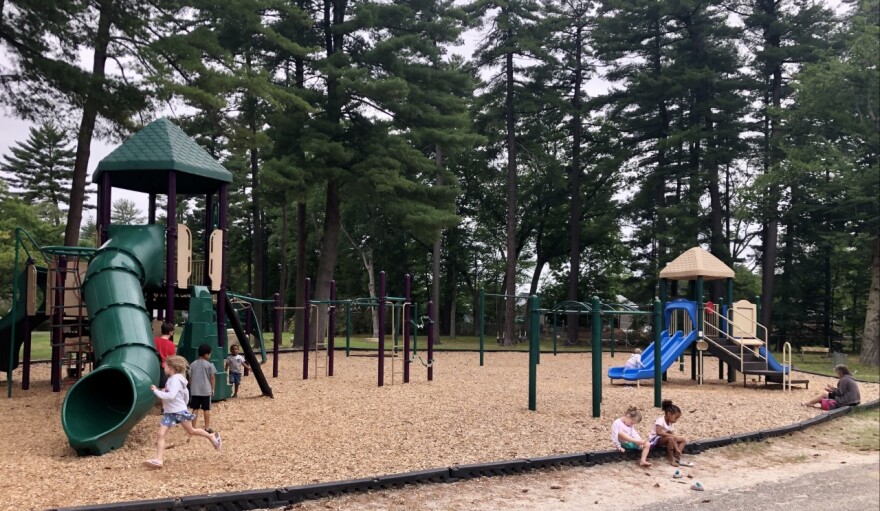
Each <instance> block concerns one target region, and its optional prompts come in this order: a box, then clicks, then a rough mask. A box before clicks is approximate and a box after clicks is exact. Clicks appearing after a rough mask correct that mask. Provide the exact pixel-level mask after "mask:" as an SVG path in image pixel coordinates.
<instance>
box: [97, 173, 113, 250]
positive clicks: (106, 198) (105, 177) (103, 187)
mask: <svg viewBox="0 0 880 511" xmlns="http://www.w3.org/2000/svg"><path fill="white" fill-rule="evenodd" d="M99 190H100V192H101V199H100V202H99V203H98V215H97V216H98V228H99V229H100V230H101V232H100V234H99V235H98V245H103V244H104V243H106V242H107V239H108V234H107V228H108V227H110V210H111V208H112V205H113V197H112V196H113V191H112V190H113V188H112V187H111V185H110V173H109V172H104V173H103V174H101V183H100V187H99Z"/></svg>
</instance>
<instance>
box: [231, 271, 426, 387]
mask: <svg viewBox="0 0 880 511" xmlns="http://www.w3.org/2000/svg"><path fill="white" fill-rule="evenodd" d="M386 284H387V277H386V274H385V272H384V271H382V272H379V296H377V297H368V298H353V299H338V298H337V296H336V281H335V280H332V281H330V296H329V299H327V300H316V299H312V297H311V296H312V293H311V288H312V286H311V279H308V278H307V279H306V282H305V297H306V299H305V303H304V304H303V305H302V306H284V305H283V304H282V301H281V297H280V295H278V294H277V293H276V294H275V297H274V299H273V300H253V299H248V300H251V301H252V303H262V304H271V306H272V311H273V330H274V340H273V348H272V356H273V362H272V377H273V378H277V377H278V360H279V355H280V353H281V344H282V342H283V339H282V335H283V332H284V329H283V327H282V324H283V321H284V315H285V314H286V313H288V312H290V311H303V312H305V311H308V314H303V318H304V324H303V346H302V354H303V357H302V379H303V380H308V379H309V375H310V374H311V375H313V377H315V378H317V377H318V375H319V374H320V372H321V371H322V370H323V372H324V374H325V375H326V376H333V375H334V371H335V368H334V365H335V364H334V358H335V357H334V355H335V351H336V320H337V312H338V310H339V309H340V308H344V313H345V355H346V357H348V356H350V355H351V330H352V329H351V314H352V311H353V310H354V309H358V308H366V309H372V308H374V309H376V311H377V315H378V323H379V324H378V339H377V351H378V355H377V369H376V379H377V386H379V387H382V386H384V385H385V358H386V354H385V351H386V349H385V335H386V333H385V330H386V319H387V318H386V315H387V313H388V311H390V313H391V324H390V326H391V337H392V345H391V353H390V357H389V358H390V359H391V374H390V376H391V383H392V384H394V383H395V380H396V378H397V377H398V376H399V377H400V379H401V382H402V383H409V381H410V366H411V364H412V363H413V362H414V361H415V360H416V359H419V360H420V361H421V362H422V364H423V365H424V366H425V368H426V369H427V371H428V381H432V380H433V379H434V338H433V329H431V328H428V329H427V350H426V351H427V357H428V360H427V361H425V360H422V359H421V357H420V356H419V355H418V331H419V329H421V328H424V327H425V326H428V325H431V324H433V322H434V314H435V312H434V303H433V302H431V301H429V302H428V306H427V309H428V310H427V315H426V316H423V317H419V315H418V311H419V308H418V304H417V303H414V302H413V300H412V276H411V275H406V276H405V277H404V296H402V297H400V296H388V295H387V293H386ZM322 307H323V308H324V310H322ZM313 319H314V321H315V323H316V325H315V326H314V334H315V335H314V341H315V342H314V343H313V342H312V337H313V336H312V333H313V329H312V321H313ZM401 332H402V336H401V335H400V334H401ZM401 340H402V343H401V342H400V341H401ZM322 344H323V348H322V347H321V345H322ZM321 352H323V354H322V353H321ZM399 354H402V355H403V358H402V360H401V359H400V357H399ZM310 360H313V362H310ZM398 365H400V368H399V369H398ZM310 366H312V367H313V368H314V370H313V371H311V372H310Z"/></svg>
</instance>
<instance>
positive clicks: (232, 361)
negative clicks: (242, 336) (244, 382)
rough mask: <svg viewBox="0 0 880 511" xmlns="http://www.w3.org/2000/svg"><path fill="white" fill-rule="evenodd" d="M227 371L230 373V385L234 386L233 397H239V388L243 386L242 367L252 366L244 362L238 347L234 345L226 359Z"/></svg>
mask: <svg viewBox="0 0 880 511" xmlns="http://www.w3.org/2000/svg"><path fill="white" fill-rule="evenodd" d="M225 367H226V370H227V371H228V372H229V384H230V385H232V386H233V388H234V390H233V392H232V397H238V387H239V385H241V373H242V370H241V368H242V367H247V368H248V369H250V368H251V366H249V365H248V363H247V362H245V361H244V357H243V356H241V355H239V354H238V345H237V344H233V345H232V346H230V347H229V356H228V357H226V366H225Z"/></svg>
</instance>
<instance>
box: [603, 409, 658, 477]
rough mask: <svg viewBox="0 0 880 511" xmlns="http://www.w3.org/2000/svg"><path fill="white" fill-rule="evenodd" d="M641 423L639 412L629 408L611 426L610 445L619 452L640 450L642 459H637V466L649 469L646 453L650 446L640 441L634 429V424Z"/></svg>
mask: <svg viewBox="0 0 880 511" xmlns="http://www.w3.org/2000/svg"><path fill="white" fill-rule="evenodd" d="M641 421H642V414H641V412H639V410H638V409H637V408H636V407H634V406H630V407H629V409H627V411H626V413H624V414H623V417H620V418H619V419H617V420H615V421H614V423H612V424H611V443H613V444H614V447H616V448H617V450H618V451H620V452H625V451H638V450H641V451H642V457H641V459H639V466H641V467H650V466H651V463H649V462H648V453H649V452H650V451H651V444H650V443H649V442H648V441H647V440H642V437H641V436H639V432H638V431H636V428H635V426H636V424H638V423H639V422H641Z"/></svg>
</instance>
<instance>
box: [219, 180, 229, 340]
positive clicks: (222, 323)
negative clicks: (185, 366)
mask: <svg viewBox="0 0 880 511" xmlns="http://www.w3.org/2000/svg"><path fill="white" fill-rule="evenodd" d="M219 209H220V211H219V212H218V215H217V216H218V218H217V229H219V230H220V234H221V236H223V243H221V244H220V246H221V248H220V291H217V347H218V348H221V352H222V348H223V347H224V346H225V345H226V343H225V342H224V339H226V307H225V306H224V305H221V304H225V303H226V266H227V265H226V252H227V251H228V250H227V249H228V247H229V237H228V236H227V234H228V233H227V232H226V225H227V221H228V219H227V218H226V217H227V216H228V213H229V185H227V184H226V183H223V184H222V185H220V208H219Z"/></svg>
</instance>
